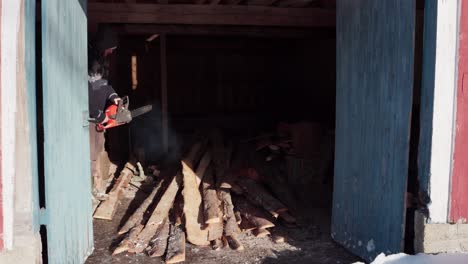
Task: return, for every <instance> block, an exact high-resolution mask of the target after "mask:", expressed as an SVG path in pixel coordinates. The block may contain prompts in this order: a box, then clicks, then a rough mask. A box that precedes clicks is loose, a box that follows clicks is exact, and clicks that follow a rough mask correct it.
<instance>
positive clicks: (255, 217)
mask: <svg viewBox="0 0 468 264" xmlns="http://www.w3.org/2000/svg"><path fill="white" fill-rule="evenodd" d="M235 198H236V199H235V200H234V202H235V204H236V208H237V210H239V212H240V213H241V215H242V217H243V218H244V219H245V220H247V221H248V222H250V223H252V224H253V225H254V226H255V227H256V228H258V229H265V228H270V227H274V226H275V224H273V222H271V221H270V220H269V218H270V217H268V216H267V215H266V214H265V213H263V211H262V209H260V208H258V207H256V206H254V205H253V204H251V203H249V202H248V201H247V200H246V199H245V198H243V197H235Z"/></svg>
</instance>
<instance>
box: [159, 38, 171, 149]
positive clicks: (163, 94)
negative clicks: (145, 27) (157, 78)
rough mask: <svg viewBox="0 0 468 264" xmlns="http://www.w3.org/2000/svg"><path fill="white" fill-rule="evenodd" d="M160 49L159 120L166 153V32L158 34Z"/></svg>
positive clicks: (167, 125)
mask: <svg viewBox="0 0 468 264" xmlns="http://www.w3.org/2000/svg"><path fill="white" fill-rule="evenodd" d="M159 41H160V49H161V50H160V51H161V121H162V124H161V125H162V147H163V151H164V152H166V153H167V151H168V150H169V122H168V109H167V58H166V54H167V52H166V34H161V35H160V36H159Z"/></svg>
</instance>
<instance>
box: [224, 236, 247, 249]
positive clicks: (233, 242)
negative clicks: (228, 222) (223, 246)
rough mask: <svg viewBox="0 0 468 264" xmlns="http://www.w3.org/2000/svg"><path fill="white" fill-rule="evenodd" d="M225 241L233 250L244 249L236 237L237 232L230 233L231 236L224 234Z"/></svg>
mask: <svg viewBox="0 0 468 264" xmlns="http://www.w3.org/2000/svg"><path fill="white" fill-rule="evenodd" d="M226 239H227V242H228V243H229V247H230V248H231V249H233V250H237V251H242V250H244V246H243V245H242V243H241V242H240V241H239V240H238V239H237V234H232V235H231V236H226Z"/></svg>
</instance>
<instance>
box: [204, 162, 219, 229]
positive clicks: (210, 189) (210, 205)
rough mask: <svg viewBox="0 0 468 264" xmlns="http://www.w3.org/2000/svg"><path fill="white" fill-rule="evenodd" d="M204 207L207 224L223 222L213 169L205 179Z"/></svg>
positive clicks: (207, 173) (208, 171) (209, 170)
mask: <svg viewBox="0 0 468 264" xmlns="http://www.w3.org/2000/svg"><path fill="white" fill-rule="evenodd" d="M203 206H204V216H205V223H206V224H211V223H219V222H221V220H220V215H219V206H220V201H219V199H218V195H217V194H216V189H215V184H214V178H213V170H212V169H211V168H209V169H208V170H207V172H206V175H205V176H204V177H203Z"/></svg>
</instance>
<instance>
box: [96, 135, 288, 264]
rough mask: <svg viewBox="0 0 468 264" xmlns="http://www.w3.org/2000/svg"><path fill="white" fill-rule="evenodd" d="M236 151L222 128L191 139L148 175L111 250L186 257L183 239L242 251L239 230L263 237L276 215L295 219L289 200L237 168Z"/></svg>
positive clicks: (170, 258) (174, 258)
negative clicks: (173, 160) (148, 186)
mask: <svg viewBox="0 0 468 264" xmlns="http://www.w3.org/2000/svg"><path fill="white" fill-rule="evenodd" d="M234 153H235V147H234V144H233V143H232V142H230V141H228V140H226V139H225V138H224V136H223V134H222V133H221V132H220V131H212V132H211V133H210V135H209V136H205V137H204V139H200V140H198V141H195V142H194V143H193V144H191V147H190V148H188V151H187V154H186V155H185V156H184V158H182V159H181V160H180V162H177V164H175V165H173V166H172V167H171V168H172V170H171V171H172V173H169V172H165V171H163V170H162V171H161V172H160V175H159V173H158V175H159V176H158V177H157V179H156V180H153V181H152V184H153V185H152V190H151V192H148V195H147V196H146V198H145V199H144V200H143V201H142V202H141V203H140V205H139V207H138V208H137V209H136V210H135V211H134V212H133V214H132V215H131V216H130V217H129V218H128V220H127V221H126V222H125V223H123V225H122V226H121V228H120V229H119V231H118V233H119V234H120V235H124V234H125V237H124V239H123V240H122V241H121V243H120V244H119V245H118V247H117V248H115V249H114V251H113V254H114V255H115V254H120V253H123V252H128V253H142V252H145V253H146V254H147V255H148V256H150V257H164V259H165V261H166V263H178V262H182V261H185V246H186V243H190V244H193V245H196V246H201V247H211V248H212V249H213V250H221V249H227V248H230V249H232V250H237V251H242V250H243V249H244V245H243V244H242V242H241V240H240V239H239V236H240V235H241V234H242V233H243V232H251V233H252V234H254V235H255V236H256V237H266V236H270V235H271V232H270V229H271V228H273V227H275V225H276V222H277V219H279V218H281V219H283V220H285V221H286V222H288V223H294V222H295V219H294V217H293V216H291V214H290V213H289V212H288V208H287V206H285V205H284V204H283V203H282V202H281V201H280V200H278V199H277V198H276V197H275V195H274V194H272V193H271V192H270V190H269V189H268V188H266V187H265V186H264V185H263V184H262V183H261V182H259V181H255V180H252V179H250V178H249V177H242V176H239V174H238V173H236V171H238V169H239V168H237V167H238V166H240V165H239V164H242V162H239V159H242V155H236V156H235V155H234ZM128 167H130V165H128ZM136 167H138V169H137V170H138V171H142V168H141V166H140V165H139V166H136ZM127 170H128V171H132V170H131V169H128V168H124V170H122V172H121V177H122V180H120V178H121V177H119V180H120V181H121V182H122V183H119V184H117V185H115V186H114V188H113V189H112V191H111V193H112V192H118V189H119V188H121V187H119V186H122V185H123V183H125V182H127V184H128V182H129V181H131V177H129V176H125V175H127V174H128V171H127ZM139 174H140V175H141V174H144V173H142V172H140V173H139ZM140 178H141V177H140ZM119 180H117V182H118V181H119ZM114 189H115V190H114ZM109 196H111V195H109ZM98 210H99V208H98ZM107 219H108V218H107Z"/></svg>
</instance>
